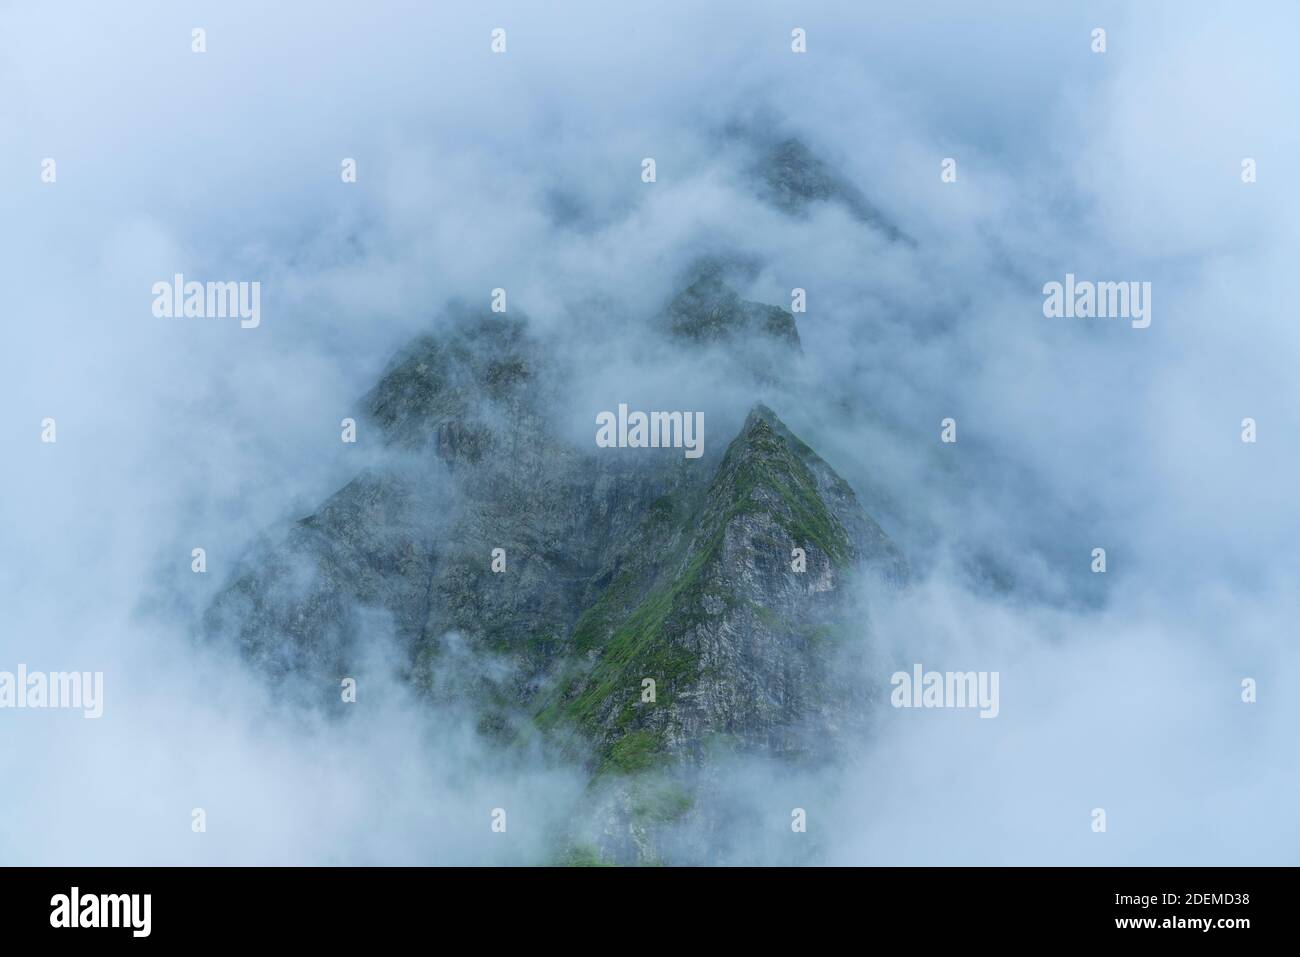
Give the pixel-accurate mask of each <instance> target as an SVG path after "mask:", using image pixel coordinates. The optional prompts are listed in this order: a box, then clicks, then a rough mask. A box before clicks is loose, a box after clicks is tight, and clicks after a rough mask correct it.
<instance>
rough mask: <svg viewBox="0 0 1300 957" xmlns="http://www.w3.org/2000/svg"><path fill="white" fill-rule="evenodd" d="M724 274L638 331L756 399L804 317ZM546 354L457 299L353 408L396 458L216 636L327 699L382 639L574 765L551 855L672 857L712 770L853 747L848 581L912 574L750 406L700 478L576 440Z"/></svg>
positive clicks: (509, 728)
mask: <svg viewBox="0 0 1300 957" xmlns="http://www.w3.org/2000/svg"><path fill="white" fill-rule="evenodd" d="M796 158H797V157H796ZM823 174H824V170H822V169H821V167H817V168H815V169H814V170H813V171H812V172H811V173H810V172H808V171H807V170H805V171H804V172H803V173H801V174H800V176H802V177H803V178H804V179H806V178H808V177H809V176H812V177H813V178H816V176H817V175H823ZM799 182H802V180H801V179H800V178H799V177H796V183H795V185H794V186H792V187H791V189H795V190H796V192H797V190H798V188H801V187H799ZM726 276H727V270H726V269H725V268H723V266H721V265H720V264H719V263H717V262H709V263H703V264H701V265H700V266H699V268H697V269H695V270H693V272H692V274H691V275H689V276H688V277H687V279H686V281H685V283H684V285H683V288H682V289H681V290H680V291H679V293H678V294H677V295H675V296H674V297H673V298H672V299H671V301H670V302H669V303H668V304H667V306H666V307H665V309H664V311H663V313H662V315H660V316H659V317H657V319H655V318H652V319H650V320H647V328H648V329H653V328H657V329H658V330H659V332H660V333H661V334H662V336H663V339H664V341H665V343H667V344H668V345H667V347H668V348H677V349H681V348H686V349H690V348H697V347H705V346H707V347H711V348H712V347H721V348H722V349H723V350H724V353H725V355H726V356H727V357H729V359H730V360H734V364H735V365H734V368H732V367H728V368H727V374H732V373H734V372H735V371H736V370H737V369H743V370H746V371H747V372H748V373H749V374H752V376H753V381H754V382H755V383H762V382H764V381H770V380H771V379H772V378H773V377H778V376H779V375H780V374H781V369H782V367H783V366H784V365H787V364H788V363H790V362H793V361H796V360H797V356H798V353H799V335H798V331H797V328H796V326H795V322H794V317H793V316H791V315H790V314H789V313H788V312H785V311H784V310H782V309H780V308H778V307H775V306H769V305H764V304H760V303H754V302H747V301H745V300H744V299H742V298H741V297H740V296H739V295H738V294H737V292H736V291H735V290H734V289H733V288H732V287H731V286H730V285H729V284H728V282H727V279H726ZM556 354H557V350H552V349H551V348H549V346H548V343H547V342H546V341H542V340H538V339H536V338H534V337H533V334H532V333H531V332H530V331H529V327H528V323H527V322H526V321H524V320H521V319H518V318H515V317H513V316H512V317H511V318H509V319H507V318H505V317H502V316H496V315H492V314H490V313H478V312H475V311H473V310H469V309H466V308H462V307H453V308H451V309H450V310H449V312H448V314H447V316H446V317H445V320H444V321H443V322H442V323H441V324H440V331H439V332H438V333H437V334H430V335H426V336H423V337H421V338H420V339H418V340H417V341H415V342H413V343H411V345H410V346H408V347H407V348H406V349H405V350H403V351H402V353H400V354H399V355H398V356H397V357H396V358H395V359H394V360H393V362H392V363H391V364H390V367H389V368H388V370H387V372H386V373H385V374H384V376H383V377H382V379H381V380H380V382H379V383H378V384H377V385H376V386H375V388H374V389H373V390H372V391H371V392H370V393H369V394H368V395H367V396H366V397H365V399H364V409H365V413H366V416H367V423H366V424H367V425H368V426H369V427H372V428H373V429H375V430H377V432H378V433H379V434H380V435H381V436H382V438H383V442H384V444H385V445H386V446H387V447H388V449H389V450H390V452H391V454H390V456H389V459H388V461H389V464H388V465H386V466H384V467H382V468H379V469H375V470H372V471H370V472H367V473H366V474H363V475H361V476H359V477H358V478H357V479H355V480H354V481H353V482H351V483H350V484H348V485H347V486H346V487H344V488H343V489H341V490H340V491H339V492H338V493H336V494H335V495H334V496H333V497H331V498H330V499H329V500H328V501H326V502H325V503H323V504H322V506H321V507H320V508H319V509H317V510H316V511H315V512H314V513H313V514H311V515H309V516H307V517H305V518H302V519H301V520H299V521H296V522H294V523H293V524H292V525H290V526H289V527H288V528H286V529H283V530H281V531H280V532H278V533H276V534H268V535H267V536H266V537H264V538H263V539H262V540H261V541H260V542H259V543H258V544H257V545H256V546H255V548H254V549H253V550H252V551H251V552H250V555H249V557H248V559H247V561H246V562H245V564H244V566H243V568H242V569H241V571H240V572H239V573H238V574H236V576H235V577H234V578H233V580H232V581H231V583H230V584H229V586H228V587H227V588H226V590H225V591H224V592H223V593H222V594H221V595H220V596H219V598H218V599H217V600H216V601H215V602H214V603H213V605H212V607H211V608H210V609H209V610H208V612H207V614H206V616H205V626H206V630H207V631H208V633H209V634H212V635H224V636H228V637H229V638H230V639H231V640H234V641H236V642H238V644H239V646H240V648H241V649H242V651H243V652H244V654H245V655H246V657H247V658H248V659H249V660H251V661H253V662H255V663H257V664H258V665H260V666H261V667H263V668H264V669H265V670H266V671H267V673H268V674H269V675H271V676H272V677H273V678H274V679H276V680H285V681H287V680H288V679H290V678H292V679H293V682H294V686H295V687H307V688H315V689H318V690H319V700H320V701H322V702H333V703H337V700H338V693H337V689H338V678H339V676H340V675H347V674H352V673H354V670H355V667H356V665H357V661H358V659H359V658H360V657H361V656H362V654H363V652H364V651H365V649H366V646H367V644H368V643H369V642H371V641H373V640H374V635H375V633H376V629H381V628H382V629H384V630H385V632H386V633H391V635H392V636H393V638H394V639H395V641H396V646H397V648H398V649H399V651H400V657H401V671H402V673H403V675H404V676H405V679H406V680H407V681H409V682H410V683H411V684H412V686H413V687H415V688H417V689H419V690H420V691H421V692H422V693H424V694H425V695H427V696H429V697H430V698H431V699H434V700H439V699H448V698H455V699H459V700H460V701H462V702H465V703H468V704H469V705H470V706H471V707H473V708H474V709H475V712H476V714H477V715H478V716H479V728H480V730H481V732H482V733H483V735H484V736H485V738H486V739H487V740H488V741H490V742H493V744H492V745H491V746H494V747H502V748H510V747H514V746H518V745H519V743H520V742H522V741H537V740H539V739H540V740H542V741H545V742H548V743H549V744H551V745H553V746H554V747H555V748H557V749H559V750H561V751H562V752H565V753H567V754H568V755H569V757H570V758H571V759H572V760H574V761H577V762H581V763H583V765H584V766H585V767H586V768H587V769H588V772H589V773H590V775H591V777H592V781H593V785H592V789H591V802H592V811H591V821H593V822H595V823H594V829H588V830H587V831H585V832H583V833H581V834H579V833H576V832H575V834H573V835H567V836H557V854H559V855H560V856H561V857H564V858H565V859H569V858H571V857H573V856H574V855H576V856H577V858H578V859H580V860H582V861H594V860H604V861H612V862H650V861H662V860H672V859H674V856H673V853H672V852H671V851H670V850H669V843H668V842H666V841H665V840H664V839H663V837H662V835H660V836H656V834H657V833H658V832H657V831H656V828H658V829H662V828H663V827H665V826H667V825H671V824H672V822H674V821H675V820H678V819H679V818H683V817H685V816H689V815H692V814H694V815H696V816H697V817H698V815H699V814H700V812H699V809H698V808H699V805H698V804H697V803H696V796H697V795H698V794H699V793H701V789H702V788H707V786H708V785H707V781H708V778H709V769H710V767H711V766H713V765H714V764H715V763H716V759H717V757H718V756H719V755H726V756H731V757H734V756H736V755H746V754H753V755H760V756H762V757H764V758H767V759H773V760H777V761H785V762H797V763H801V764H816V763H818V762H824V761H829V760H834V759H835V757H836V755H837V754H838V753H840V752H842V751H843V750H844V748H845V747H846V745H847V744H849V743H851V742H852V741H853V740H854V739H855V736H857V735H860V734H861V733H862V729H863V723H864V720H865V716H866V713H867V708H866V705H867V703H868V702H867V692H866V691H865V690H864V688H865V684H864V682H862V681H861V680H860V679H859V678H858V677H857V675H856V674H855V671H854V669H853V668H852V667H850V666H849V664H850V662H849V658H848V657H846V656H852V655H854V654H860V653H861V648H862V643H861V642H860V641H856V642H855V641H850V640H846V636H849V635H851V634H853V633H854V632H855V629H856V628H857V620H856V618H855V611H854V605H853V600H852V594H853V589H852V588H851V587H850V586H851V584H852V583H853V581H854V580H855V578H856V577H857V576H860V575H864V574H876V575H880V576H882V577H884V578H886V579H888V580H891V581H895V582H898V581H901V580H903V579H904V578H905V576H906V564H905V562H904V560H903V558H902V556H901V555H900V554H899V553H898V551H897V549H896V548H895V547H894V546H893V544H892V543H891V542H890V540H889V539H888V537H887V536H886V535H885V534H884V532H883V531H882V530H881V528H880V527H879V526H878V525H877V524H876V523H875V522H874V521H873V520H872V519H871V518H870V517H869V516H868V515H867V514H866V513H865V512H864V511H863V509H862V508H861V506H860V505H859V503H858V500H857V497H856V496H855V495H854V492H853V490H852V489H851V488H850V487H849V485H848V484H847V483H846V482H845V481H844V480H843V479H842V478H840V477H839V476H838V475H837V474H836V473H835V471H834V470H833V469H832V468H831V467H830V466H829V465H828V464H827V463H826V462H824V461H823V460H822V459H821V458H819V457H818V456H817V455H816V453H815V452H813V450H812V449H810V448H809V447H808V446H807V445H805V444H804V443H803V442H802V441H800V440H799V439H798V438H797V437H795V436H794V435H793V434H792V433H791V432H790V431H789V430H788V429H787V428H786V427H785V425H783V424H782V422H781V420H780V419H779V418H778V417H777V415H776V413H775V412H773V411H772V410H771V409H769V408H767V407H766V406H764V405H762V404H758V403H756V404H755V405H754V406H753V408H752V411H751V412H750V413H749V415H748V417H747V419H746V420H745V422H744V425H743V426H742V427H741V429H740V430H739V432H738V433H737V434H735V435H734V437H733V438H732V439H731V440H730V442H729V443H728V444H727V445H726V447H725V452H720V451H718V450H716V449H715V450H711V451H710V452H709V454H706V455H705V456H703V457H702V458H700V459H698V460H691V459H685V458H683V457H682V456H681V454H680V452H679V451H671V452H670V453H669V454H664V455H637V454H628V453H629V450H625V449H600V448H596V447H595V445H594V443H593V444H592V445H590V446H580V445H577V444H574V443H573V442H571V441H566V440H565V439H564V438H562V430H560V429H558V428H557V426H556V421H555V419H554V416H555V415H556V412H557V410H558V409H560V408H563V407H564V404H565V401H566V392H565V383H566V381H567V380H568V379H569V378H570V377H571V376H572V370H569V369H566V368H564V367H563V365H562V363H561V362H560V361H559V360H558V359H557V358H556ZM632 451H636V450H632ZM642 451H644V450H642ZM656 451H658V450H656ZM494 549H502V550H504V556H505V569H504V571H494V570H493V568H492V554H493V550H494ZM575 848H576V849H577V850H575ZM679 858H680V855H678V859H679Z"/></svg>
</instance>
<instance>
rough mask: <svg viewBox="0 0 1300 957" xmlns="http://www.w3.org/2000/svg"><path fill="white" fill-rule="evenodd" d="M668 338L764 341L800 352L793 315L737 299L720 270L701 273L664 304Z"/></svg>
mask: <svg viewBox="0 0 1300 957" xmlns="http://www.w3.org/2000/svg"><path fill="white" fill-rule="evenodd" d="M666 313H667V321H668V328H669V330H670V331H671V333H672V335H674V336H676V337H677V338H679V339H684V340H688V341H691V342H741V341H749V340H753V339H755V338H762V339H768V340H771V341H773V342H775V343H778V344H781V345H784V346H786V347H788V348H790V349H792V350H794V351H795V352H801V351H802V345H801V343H800V341H799V330H798V328H797V327H796V326H795V322H794V316H792V315H791V314H790V313H789V312H787V311H786V310H784V309H782V308H780V307H779V306H768V305H764V304H763V303H758V302H749V301H748V300H745V299H741V298H740V295H739V294H738V293H737V292H736V291H735V290H734V289H732V288H731V287H730V286H729V285H727V283H726V282H725V281H724V280H723V278H722V273H721V270H720V269H713V270H708V271H705V272H703V273H702V274H701V275H699V276H698V278H696V279H695V280H694V281H693V282H692V283H691V284H690V285H689V286H687V287H686V288H685V289H683V290H682V291H681V292H679V293H678V294H677V295H676V296H675V297H674V298H673V300H672V301H671V302H670V303H669V304H668V309H667V310H666Z"/></svg>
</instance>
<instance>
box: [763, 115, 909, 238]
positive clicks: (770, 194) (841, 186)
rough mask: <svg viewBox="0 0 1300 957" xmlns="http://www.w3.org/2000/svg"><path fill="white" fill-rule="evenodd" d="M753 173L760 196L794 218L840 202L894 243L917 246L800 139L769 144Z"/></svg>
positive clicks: (788, 138)
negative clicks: (814, 209)
mask: <svg viewBox="0 0 1300 957" xmlns="http://www.w3.org/2000/svg"><path fill="white" fill-rule="evenodd" d="M749 173H750V175H751V177H752V178H753V179H754V181H755V183H756V185H757V188H758V192H759V195H760V196H762V197H763V198H764V199H766V200H767V201H768V202H770V203H771V204H772V205H774V206H775V207H776V208H777V209H780V210H781V211H782V212H785V213H788V214H789V215H791V216H805V215H807V214H808V213H809V211H810V210H811V209H812V208H813V206H814V205H815V204H817V203H838V204H839V205H841V206H843V207H844V208H845V209H846V210H848V212H849V213H850V214H851V215H852V216H853V217H854V218H855V219H857V220H858V221H859V222H862V223H866V224H867V225H869V226H871V227H873V228H874V229H877V230H879V231H880V232H881V233H883V234H884V235H885V236H886V237H887V238H889V239H890V240H891V241H894V242H901V243H905V244H907V245H915V244H916V241H915V240H913V239H912V237H910V236H908V235H907V234H906V233H904V232H903V231H902V230H901V229H899V228H898V227H897V226H896V225H894V223H892V222H891V221H890V220H889V218H888V217H887V216H885V214H884V213H882V212H881V211H880V210H879V209H877V208H876V207H875V206H874V205H873V204H872V203H871V202H870V201H869V200H868V199H867V198H866V196H865V195H864V194H863V193H862V191H861V190H860V189H858V187H856V186H855V185H853V183H851V182H850V181H849V180H848V179H847V178H845V177H844V175H843V174H841V173H840V172H839V171H838V170H836V169H835V168H834V167H832V166H830V165H829V164H828V163H826V162H825V161H824V160H822V159H821V158H820V157H818V156H817V155H816V154H814V153H813V152H812V150H810V149H809V148H808V147H807V146H806V145H805V144H804V143H803V141H802V140H800V139H798V138H796V137H792V136H790V137H784V138H780V139H775V140H772V141H770V142H767V143H765V144H764V145H763V146H762V147H761V148H760V150H759V155H758V157H757V159H756V160H755V161H754V162H753V164H752V165H751V166H750V168H749Z"/></svg>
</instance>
